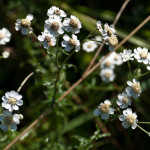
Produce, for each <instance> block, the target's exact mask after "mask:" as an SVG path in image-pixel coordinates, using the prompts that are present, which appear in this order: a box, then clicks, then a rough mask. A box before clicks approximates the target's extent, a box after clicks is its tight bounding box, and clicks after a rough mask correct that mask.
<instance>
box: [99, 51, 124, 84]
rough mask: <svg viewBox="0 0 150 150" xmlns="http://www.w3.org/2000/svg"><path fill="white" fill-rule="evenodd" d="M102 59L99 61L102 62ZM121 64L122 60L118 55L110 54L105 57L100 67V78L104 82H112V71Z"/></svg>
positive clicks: (113, 77) (113, 75)
mask: <svg viewBox="0 0 150 150" xmlns="http://www.w3.org/2000/svg"><path fill="white" fill-rule="evenodd" d="M103 58H104V57H102V58H101V59H100V61H102V60H103ZM121 64H122V59H121V56H120V54H118V53H116V52H112V54H111V55H110V56H109V57H107V58H106V59H105V60H104V61H103V62H102V63H101V65H100V68H101V71H100V76H101V79H102V81H104V82H112V81H113V80H114V79H115V74H114V69H115V66H116V65H117V66H120V65H121Z"/></svg>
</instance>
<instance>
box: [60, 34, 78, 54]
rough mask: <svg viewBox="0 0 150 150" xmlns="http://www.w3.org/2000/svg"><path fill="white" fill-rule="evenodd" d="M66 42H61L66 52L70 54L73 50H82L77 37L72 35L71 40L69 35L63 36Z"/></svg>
mask: <svg viewBox="0 0 150 150" xmlns="http://www.w3.org/2000/svg"><path fill="white" fill-rule="evenodd" d="M63 39H64V41H62V42H61V45H62V47H65V50H66V51H67V52H68V51H70V50H71V49H75V51H76V52H78V51H79V50H80V41H79V40H78V39H77V36H76V35H74V34H72V38H70V37H69V36H68V35H67V34H65V35H64V36H63Z"/></svg>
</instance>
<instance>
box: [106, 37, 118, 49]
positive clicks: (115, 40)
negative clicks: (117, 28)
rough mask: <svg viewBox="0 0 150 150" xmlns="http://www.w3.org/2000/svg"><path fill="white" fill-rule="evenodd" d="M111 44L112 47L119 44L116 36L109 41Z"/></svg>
mask: <svg viewBox="0 0 150 150" xmlns="http://www.w3.org/2000/svg"><path fill="white" fill-rule="evenodd" d="M108 41H109V44H110V45H112V46H116V45H117V44H118V38H117V36H116V35H113V36H111V37H110V38H109V39H108Z"/></svg>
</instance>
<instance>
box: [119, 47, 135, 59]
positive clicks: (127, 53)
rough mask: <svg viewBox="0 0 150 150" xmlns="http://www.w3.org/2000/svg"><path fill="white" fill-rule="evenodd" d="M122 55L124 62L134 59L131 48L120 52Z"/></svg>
mask: <svg viewBox="0 0 150 150" xmlns="http://www.w3.org/2000/svg"><path fill="white" fill-rule="evenodd" d="M120 55H121V57H122V61H123V62H126V61H128V60H134V58H133V56H134V54H133V53H132V50H130V49H129V50H127V49H125V50H124V51H123V53H120Z"/></svg>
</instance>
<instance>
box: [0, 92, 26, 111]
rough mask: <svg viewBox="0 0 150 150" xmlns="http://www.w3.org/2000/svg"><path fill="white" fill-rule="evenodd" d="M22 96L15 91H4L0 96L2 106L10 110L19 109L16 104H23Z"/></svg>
mask: <svg viewBox="0 0 150 150" xmlns="http://www.w3.org/2000/svg"><path fill="white" fill-rule="evenodd" d="M21 99H22V96H21V95H19V93H17V92H15V91H10V92H6V93H5V96H3V97H2V100H3V102H2V107H4V108H6V109H8V110H9V111H10V112H12V111H13V110H19V107H18V106H21V105H23V100H21Z"/></svg>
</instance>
